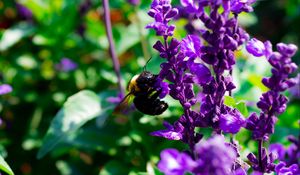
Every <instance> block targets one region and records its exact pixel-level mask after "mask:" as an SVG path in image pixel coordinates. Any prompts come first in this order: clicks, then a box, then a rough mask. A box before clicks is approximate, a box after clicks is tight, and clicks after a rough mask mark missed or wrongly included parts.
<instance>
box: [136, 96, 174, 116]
mask: <svg viewBox="0 0 300 175" xmlns="http://www.w3.org/2000/svg"><path fill="white" fill-rule="evenodd" d="M133 103H134V105H135V107H136V108H137V109H138V110H139V111H141V112H142V113H144V114H148V115H160V114H162V113H163V112H165V110H166V109H167V108H168V104H167V103H166V102H164V101H161V100H159V99H155V100H153V99H151V98H149V96H148V97H145V96H137V97H135V98H134V100H133Z"/></svg>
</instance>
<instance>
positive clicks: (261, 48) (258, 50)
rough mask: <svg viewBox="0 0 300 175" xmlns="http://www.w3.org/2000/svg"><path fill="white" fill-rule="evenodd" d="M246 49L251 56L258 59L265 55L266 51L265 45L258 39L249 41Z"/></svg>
mask: <svg viewBox="0 0 300 175" xmlns="http://www.w3.org/2000/svg"><path fill="white" fill-rule="evenodd" d="M246 49H247V51H248V52H249V53H250V54H252V55H253V56H256V57H261V56H263V55H265V50H266V48H265V45H264V43H263V42H261V41H259V40H258V39H256V38H252V39H251V40H250V41H248V43H247V45H246Z"/></svg>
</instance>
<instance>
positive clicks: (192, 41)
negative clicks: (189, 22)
mask: <svg viewBox="0 0 300 175" xmlns="http://www.w3.org/2000/svg"><path fill="white" fill-rule="evenodd" d="M201 45H202V44H201V41H200V38H199V37H198V36H197V35H188V36H187V37H185V38H184V39H183V40H182V42H181V44H180V51H181V53H183V55H185V56H186V57H188V58H196V57H199V58H200V56H201V50H200V49H201Z"/></svg>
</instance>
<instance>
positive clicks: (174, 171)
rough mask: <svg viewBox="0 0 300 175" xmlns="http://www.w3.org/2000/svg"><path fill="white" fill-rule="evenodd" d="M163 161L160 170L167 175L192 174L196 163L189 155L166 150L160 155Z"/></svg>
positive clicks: (160, 162)
mask: <svg viewBox="0 0 300 175" xmlns="http://www.w3.org/2000/svg"><path fill="white" fill-rule="evenodd" d="M160 157H161V160H160V161H159V162H158V165H157V167H158V169H159V170H160V171H161V172H163V173H164V174H166V175H184V174H185V173H187V172H192V170H193V169H194V168H195V166H196V162H195V161H194V160H193V159H192V158H191V157H190V156H189V155H187V154H185V153H180V152H179V151H177V150H176V149H165V150H163V151H162V152H161V153H160Z"/></svg>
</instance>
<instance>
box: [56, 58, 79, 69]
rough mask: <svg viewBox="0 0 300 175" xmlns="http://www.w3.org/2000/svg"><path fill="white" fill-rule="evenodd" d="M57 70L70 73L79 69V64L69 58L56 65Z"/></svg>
mask: <svg viewBox="0 0 300 175" xmlns="http://www.w3.org/2000/svg"><path fill="white" fill-rule="evenodd" d="M55 67H56V69H57V70H59V71H63V72H69V71H72V70H74V69H76V68H77V64H76V63H75V62H74V61H72V60H71V59H69V58H63V59H61V61H60V63H58V64H56V65H55Z"/></svg>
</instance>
